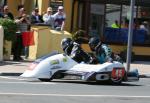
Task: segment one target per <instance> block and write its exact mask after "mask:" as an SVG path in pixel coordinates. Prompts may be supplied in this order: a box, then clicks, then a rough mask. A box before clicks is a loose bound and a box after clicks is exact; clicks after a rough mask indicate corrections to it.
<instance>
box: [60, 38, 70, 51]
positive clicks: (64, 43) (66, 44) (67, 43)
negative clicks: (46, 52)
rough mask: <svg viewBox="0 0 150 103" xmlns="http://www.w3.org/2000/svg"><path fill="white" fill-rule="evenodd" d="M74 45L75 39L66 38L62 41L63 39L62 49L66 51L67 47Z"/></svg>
mask: <svg viewBox="0 0 150 103" xmlns="http://www.w3.org/2000/svg"><path fill="white" fill-rule="evenodd" d="M72 45H73V41H72V39H71V38H64V39H63V40H62V41H61V47H62V49H63V50H64V51H65V49H66V48H68V47H70V46H72Z"/></svg>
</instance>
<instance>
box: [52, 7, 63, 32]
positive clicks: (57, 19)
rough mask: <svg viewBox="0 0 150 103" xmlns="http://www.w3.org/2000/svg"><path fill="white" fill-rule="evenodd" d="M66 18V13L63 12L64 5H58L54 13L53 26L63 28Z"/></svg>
mask: <svg viewBox="0 0 150 103" xmlns="http://www.w3.org/2000/svg"><path fill="white" fill-rule="evenodd" d="M65 20H66V14H65V13H64V7H63V6H59V7H58V12H57V13H55V14H54V28H55V29H56V30H64V26H65Z"/></svg>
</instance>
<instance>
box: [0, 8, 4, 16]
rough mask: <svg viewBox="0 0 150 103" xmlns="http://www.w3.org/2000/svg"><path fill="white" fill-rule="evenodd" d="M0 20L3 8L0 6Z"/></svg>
mask: <svg viewBox="0 0 150 103" xmlns="http://www.w3.org/2000/svg"><path fill="white" fill-rule="evenodd" d="M0 18H4V16H3V8H2V7H1V6H0Z"/></svg>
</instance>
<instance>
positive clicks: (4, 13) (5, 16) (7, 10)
mask: <svg viewBox="0 0 150 103" xmlns="http://www.w3.org/2000/svg"><path fill="white" fill-rule="evenodd" d="M3 10H4V11H3V16H4V18H8V19H11V20H14V16H13V14H12V13H11V12H9V8H8V6H7V5H5V6H4V8H3Z"/></svg>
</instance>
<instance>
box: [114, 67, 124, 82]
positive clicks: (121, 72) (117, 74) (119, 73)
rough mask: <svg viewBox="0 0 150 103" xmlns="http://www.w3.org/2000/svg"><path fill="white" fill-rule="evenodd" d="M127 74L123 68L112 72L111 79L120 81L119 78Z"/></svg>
mask: <svg viewBox="0 0 150 103" xmlns="http://www.w3.org/2000/svg"><path fill="white" fill-rule="evenodd" d="M124 74H125V69H123V68H116V69H113V70H112V74H111V77H112V78H113V79H118V78H122V77H123V76H124Z"/></svg>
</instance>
